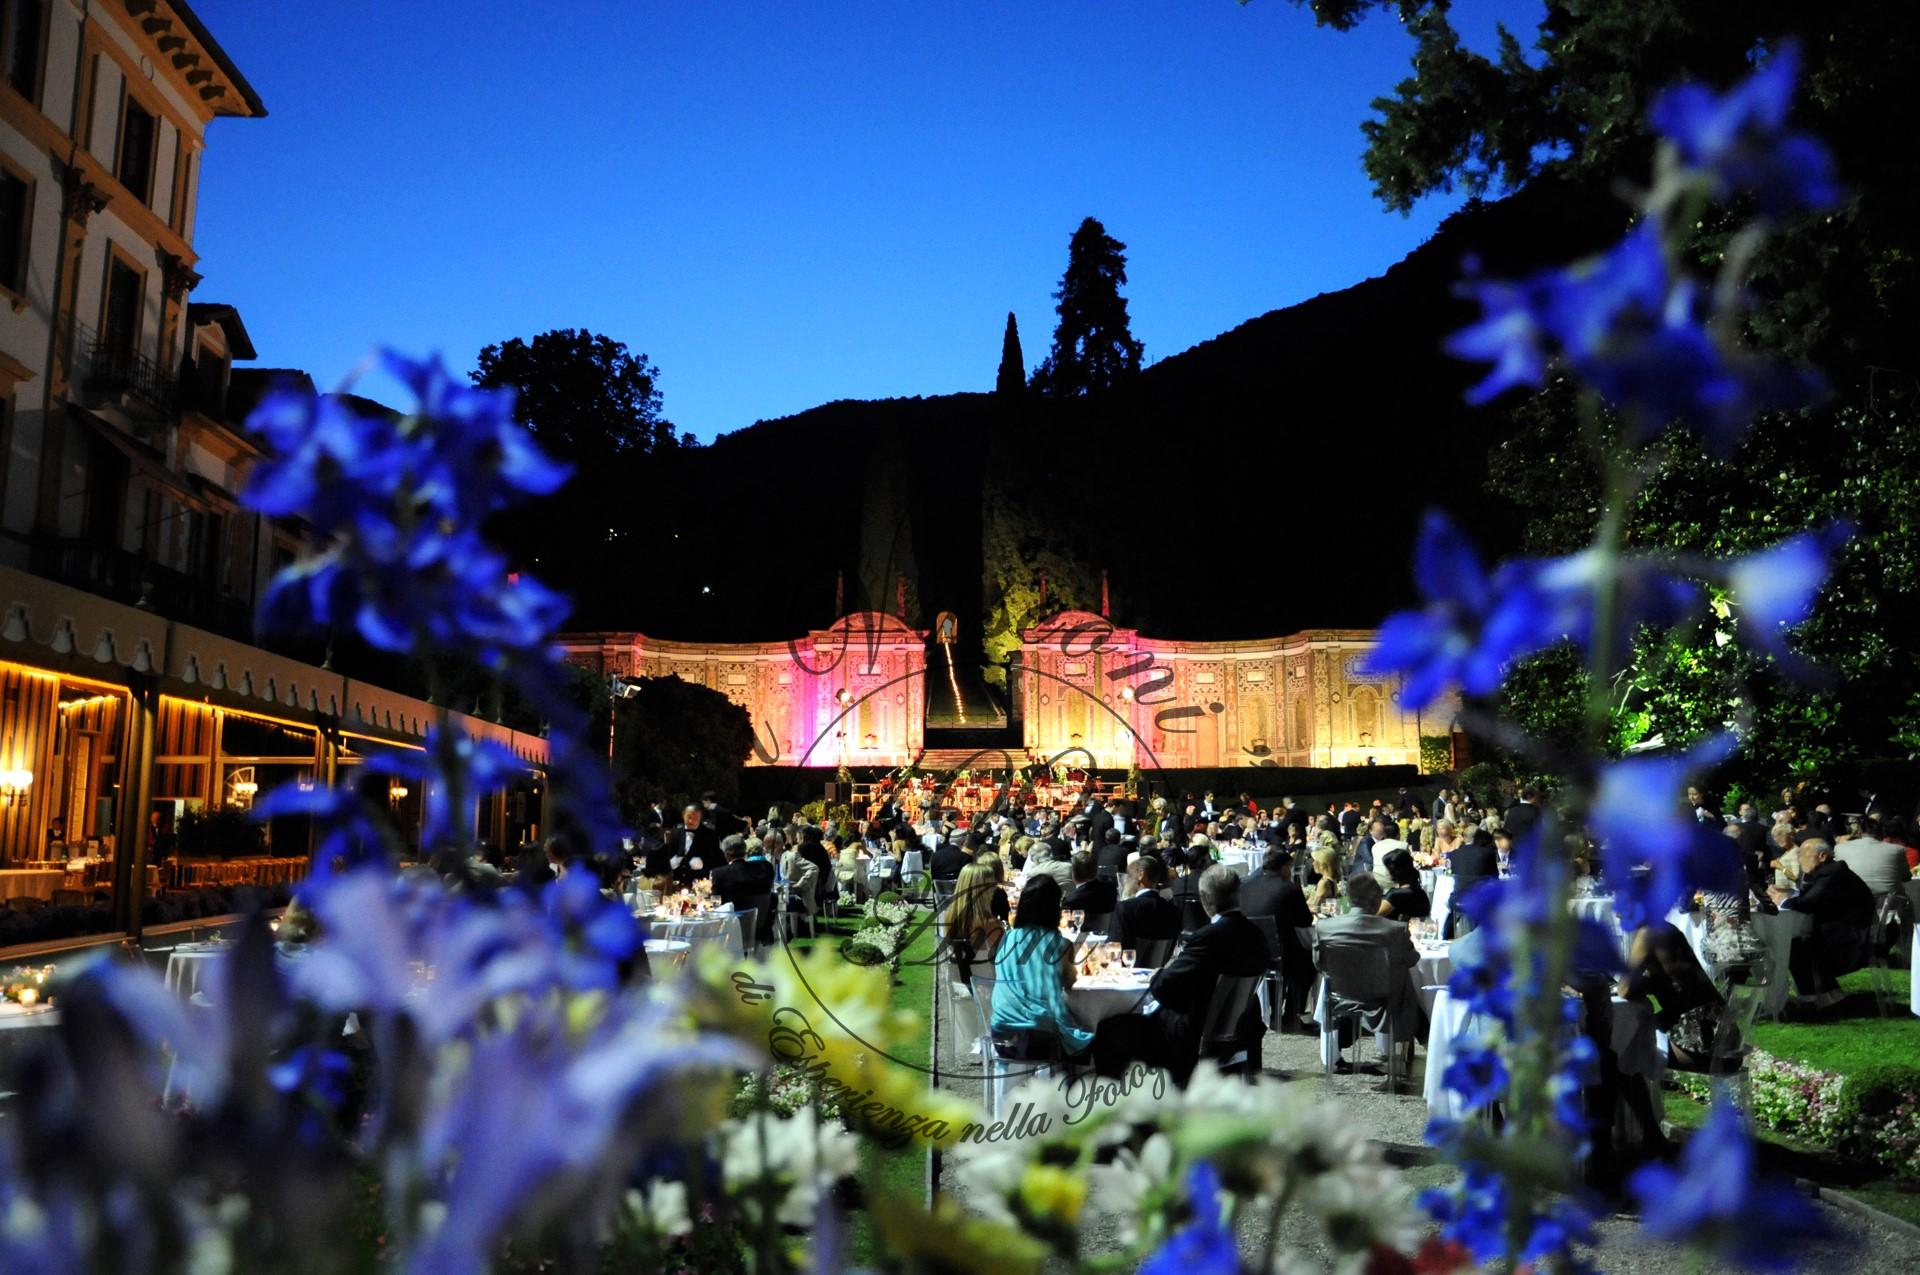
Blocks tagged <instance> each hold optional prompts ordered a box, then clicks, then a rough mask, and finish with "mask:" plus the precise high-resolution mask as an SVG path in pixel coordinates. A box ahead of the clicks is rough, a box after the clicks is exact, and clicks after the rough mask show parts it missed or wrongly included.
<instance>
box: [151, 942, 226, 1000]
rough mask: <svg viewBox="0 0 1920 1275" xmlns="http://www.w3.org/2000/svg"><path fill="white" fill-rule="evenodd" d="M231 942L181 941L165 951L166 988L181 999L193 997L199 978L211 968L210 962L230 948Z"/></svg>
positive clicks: (198, 987) (197, 987)
mask: <svg viewBox="0 0 1920 1275" xmlns="http://www.w3.org/2000/svg"><path fill="white" fill-rule="evenodd" d="M232 947H233V944H231V943H182V944H180V945H179V946H178V947H176V948H174V949H173V950H171V951H170V952H168V953H167V990H169V991H171V992H175V993H177V994H178V995H179V996H180V997H181V998H182V999H183V1000H191V999H193V994H194V993H195V992H197V991H199V990H200V979H201V977H202V976H203V975H205V974H206V973H207V972H208V971H209V970H211V969H212V968H213V966H212V965H211V964H210V962H212V961H214V960H216V959H218V958H219V956H220V954H221V953H223V952H226V951H229V950H231V949H232Z"/></svg>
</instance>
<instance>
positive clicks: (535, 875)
mask: <svg viewBox="0 0 1920 1275" xmlns="http://www.w3.org/2000/svg"><path fill="white" fill-rule="evenodd" d="M554 875H555V873H554V871H553V864H552V862H551V861H550V860H549V859H548V858H547V849H546V847H545V846H543V845H540V844H538V843H536V842H532V841H529V842H528V843H527V844H525V845H523V846H521V847H520V850H519V852H518V853H517V854H516V855H515V856H514V879H513V883H514V885H515V886H517V887H518V888H520V889H522V890H525V891H527V892H528V893H529V894H532V895H534V896H535V897H536V898H537V897H538V896H539V894H540V891H541V889H542V888H543V887H544V886H545V885H546V884H547V883H548V882H549V881H552V880H553V879H554Z"/></svg>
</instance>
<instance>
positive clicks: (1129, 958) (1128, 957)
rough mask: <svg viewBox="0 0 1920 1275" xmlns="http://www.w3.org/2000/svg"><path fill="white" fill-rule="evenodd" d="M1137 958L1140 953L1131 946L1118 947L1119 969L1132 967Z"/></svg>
mask: <svg viewBox="0 0 1920 1275" xmlns="http://www.w3.org/2000/svg"><path fill="white" fill-rule="evenodd" d="M1139 959H1140V954H1139V953H1138V952H1136V951H1134V950H1133V949H1132V948H1130V947H1123V948H1121V949H1120V968H1121V969H1123V970H1130V969H1132V968H1133V966H1134V962H1136V961H1138V960H1139Z"/></svg>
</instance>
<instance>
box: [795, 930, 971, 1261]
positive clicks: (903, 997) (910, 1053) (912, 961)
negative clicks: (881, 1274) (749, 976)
mask: <svg viewBox="0 0 1920 1275" xmlns="http://www.w3.org/2000/svg"><path fill="white" fill-rule="evenodd" d="M852 933H853V923H852V922H850V921H840V922H825V923H823V924H822V927H821V938H820V939H819V942H822V943H832V944H836V945H837V944H838V943H839V942H840V941H841V940H842V939H843V938H845V937H846V936H847V935H850V934H852ZM796 946H802V947H804V946H807V943H806V941H804V940H803V941H801V942H800V943H798V944H796ZM933 947H934V931H933V927H932V926H928V927H927V928H926V929H925V930H923V931H922V932H921V934H920V936H919V937H918V938H916V939H915V940H914V941H913V942H912V943H911V944H910V945H909V946H908V947H907V949H906V950H905V951H904V952H902V953H901V956H900V973H899V976H898V977H897V978H896V979H895V980H894V987H893V1003H894V1004H895V1005H897V1006H900V1007H903V1008H906V1009H910V1010H912V1011H913V1013H914V1016H915V1018H916V1019H917V1020H918V1022H919V1024H920V1026H919V1031H918V1032H917V1034H916V1035H915V1036H913V1037H912V1038H911V1039H909V1040H907V1041H905V1042H903V1043H902V1044H901V1045H899V1046H898V1047H897V1050H896V1052H897V1053H898V1054H899V1056H900V1057H902V1058H909V1059H912V1060H914V1061H916V1062H919V1063H921V1064H931V1062H932V1058H933V1023H932V1020H931V1018H930V1017H929V1010H930V1009H931V1007H932V1004H933V978H934V972H935V970H936V968H937V967H936V966H935V965H934V964H933V962H932V961H931V959H930V958H931V957H932V955H933ZM860 1154H861V1162H862V1163H861V1170H862V1171H861V1183H862V1186H863V1187H864V1189H865V1191H866V1193H867V1196H868V1199H869V1202H870V1203H871V1202H872V1201H875V1200H880V1199H885V1198H889V1197H893V1196H899V1195H911V1196H913V1197H914V1198H916V1199H921V1200H924V1199H925V1192H926V1175H927V1153H926V1150H925V1149H924V1148H923V1147H920V1146H913V1147H908V1148H904V1149H902V1150H897V1151H895V1150H889V1149H887V1148H885V1147H882V1146H880V1145H879V1144H877V1143H874V1142H862V1144H861V1151H860ZM852 1232H853V1233H852V1237H851V1244H850V1245H849V1247H850V1250H851V1252H850V1257H851V1259H852V1260H851V1265H853V1266H855V1267H863V1266H871V1265H873V1264H874V1261H875V1258H876V1257H877V1253H876V1251H875V1248H874V1232H873V1223H872V1213H871V1211H870V1210H868V1209H862V1210H861V1211H859V1212H857V1213H855V1214H854V1215H853V1218H852Z"/></svg>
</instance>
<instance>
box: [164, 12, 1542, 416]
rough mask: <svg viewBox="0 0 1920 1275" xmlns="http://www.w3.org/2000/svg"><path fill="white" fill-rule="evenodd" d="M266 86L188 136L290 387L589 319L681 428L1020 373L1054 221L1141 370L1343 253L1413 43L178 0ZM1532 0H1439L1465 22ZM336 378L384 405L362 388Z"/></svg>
mask: <svg viewBox="0 0 1920 1275" xmlns="http://www.w3.org/2000/svg"><path fill="white" fill-rule="evenodd" d="M195 8H196V10H197V11H198V12H199V14H200V15H201V17H202V18H203V19H204V20H205V22H206V24H207V26H208V28H209V29H210V30H211V31H212V32H213V34H214V36H215V38H216V39H218V40H220V41H221V43H222V44H223V45H224V46H225V47H226V49H227V51H228V52H229V53H230V54H231V55H232V56H233V58H234V60H235V62H236V63H237V64H238V65H239V67H240V69H241V71H242V73H243V74H245V75H246V76H247V77H248V78H249V79H250V80H251V81H252V82H253V84H254V87H255V88H257V89H258V90H259V92H260V95H261V97H262V98H263V99H264V100H265V102H266V104H267V108H268V111H269V115H268V117H267V118H266V119H264V120H224V119H223V120H219V121H216V123H215V124H214V126H213V128H212V129H211V131H210V136H209V151H208V157H207V160H206V163H205V168H204V177H203V184H202V188H201V204H200V214H199V221H198V227H197V235H196V246H197V247H198V249H199V251H200V253H201V255H202V261H201V263H200V269H201V271H202V272H203V273H204V275H205V282H204V283H202V284H201V285H200V287H199V288H198V289H197V291H196V292H195V296H196V298H197V299H199V300H208V301H229V302H233V303H235V304H237V305H238V306H239V307H240V310H241V313H242V315H243V316H244V317H245V320H246V323H247V326H248V329H249V330H250V332H251V333H252V335H253V338H254V344H255V345H256V346H257V347H258V350H259V353H260V360H259V361H260V363H261V364H262V365H267V366H294V367H302V368H305V369H307V370H308V371H310V372H312V373H313V374H314V375H315V376H316V378H317V379H318V380H319V381H320V382H321V383H322V384H323V385H330V384H332V383H334V382H335V381H337V380H338V378H340V377H342V376H343V375H345V374H346V373H347V371H348V370H349V369H350V368H352V367H353V366H354V365H355V364H356V363H357V362H359V360H360V359H361V358H362V356H363V355H364V354H365V353H366V352H367V351H368V350H369V349H370V348H371V347H372V346H373V345H374V344H376V343H379V342H387V343H391V344H394V345H396V346H399V347H402V348H405V349H407V350H410V351H417V352H424V351H427V350H441V351H444V352H445V353H446V355H447V357H448V359H449V361H450V362H451V363H453V364H454V365H455V366H456V367H458V368H460V369H461V370H467V369H470V368H471V367H472V366H473V363H474V356H475V354H476V352H477V351H478V350H479V348H480V347H481V346H482V345H484V344H487V343H488V342H491V341H496V340H501V339H504V338H507V337H512V336H531V335H533V334H534V333H537V332H541V331H545V330H547V329H549V328H554V327H588V328H592V329H595V330H597V331H601V332H605V333H607V334H608V335H611V336H613V337H615V338H617V339H619V340H622V341H625V342H626V343H627V345H628V346H629V347H630V348H632V349H634V350H636V351H643V352H645V353H646V354H647V355H648V356H649V357H650V358H651V359H652V360H653V361H654V363H655V364H657V365H658V366H659V368H660V370H661V387H662V390H663V392H664V394H665V397H666V410H667V414H668V416H669V418H670V419H672V420H673V421H674V422H675V423H676V424H677V425H678V426H679V427H680V428H682V429H687V430H691V431H693V432H694V433H695V434H697V435H698V436H699V437H701V438H702V439H710V438H712V437H713V436H714V435H715V434H717V433H723V432H726V431H730V430H735V429H740V428H742V427H744V426H746V425H749V424H751V423H752V422H754V421H755V420H759V419H763V418H769V417H775V416H781V415H786V414H788V413H791V412H796V411H799V410H802V409H804V408H807V407H811V406H813V405H815V404H817V403H822V402H826V401H829V400H832V399H836V398H884V397H889V396H894V395H912V394H940V393H947V392H950V391H955V390H970V389H971V390H979V389H990V388H991V387H992V385H993V378H994V372H995V369H996V367H997V365H998V362H999V357H1000V337H1001V329H1002V327H1003V325H1004V323H1005V321H1006V313H1007V311H1008V310H1013V311H1015V312H1016V313H1017V314H1018V316H1019V320H1020V332H1021V336H1022V339H1023V343H1024V345H1025V352H1026V357H1027V363H1028V366H1029V368H1031V367H1032V366H1033V365H1034V364H1036V363H1038V362H1039V361H1040V359H1041V357H1042V356H1043V355H1044V354H1045V352H1046V347H1047V344H1048V341H1049V339H1050V337H1051V335H1052V331H1053V322H1054V315H1053V302H1052V299H1051V296H1050V294H1051V292H1052V289H1053V287H1054V285H1055V284H1056V283H1057V282H1058V280H1059V277H1060V272H1061V270H1062V269H1063V268H1064V266H1065V264H1066V247H1067V238H1068V236H1069V235H1070V234H1071V233H1072V231H1073V228H1074V227H1075V226H1076V225H1078V224H1079V222H1080V219H1081V218H1082V217H1085V216H1088V215H1092V216H1096V217H1099V218H1100V219H1101V220H1103V221H1104V222H1105V223H1106V225H1107V228H1108V230H1109V232H1111V233H1112V234H1113V235H1115V236H1116V237H1117V238H1119V239H1121V240H1122V241H1124V242H1125V243H1126V244H1127V248H1128V272H1129V280H1130V281H1129V286H1128V289H1127V293H1128V297H1129V302H1130V306H1131V310H1132V315H1133V328H1134V332H1135V334H1136V335H1137V336H1139V337H1140V338H1141V339H1142V340H1144V341H1145V343H1146V348H1147V357H1148V359H1149V360H1150V361H1151V360H1154V359H1159V358H1164V357H1166V356H1168V355H1171V354H1175V353H1177V352H1179V351H1180V350H1183V349H1186V348H1187V347H1188V346H1191V345H1193V344H1195V343H1197V342H1199V341H1203V340H1205V339H1207V338H1208V337H1211V336H1214V335H1216V334H1217V333H1219V332H1222V331H1224V330H1226V329H1228V328H1230V327H1233V326H1234V325H1235V324H1238V323H1240V322H1242V321H1243V320H1245V319H1248V318H1251V317H1253V316H1254V315H1257V314H1261V313H1264V312H1265V311H1267V310H1271V309H1274V308H1275V307H1278V306H1284V305H1288V304H1291V303H1293V302H1296V301H1299V300H1302V299H1304V298H1307V297H1310V296H1313V295H1314V294H1316V293H1319V292H1323V291H1328V290H1331V289H1337V288H1341V287H1344V286H1346V285H1348V284H1351V283H1354V282H1356V281H1358V280H1360V279H1363V278H1366V277H1368V276H1370V275H1375V274H1378V273H1380V272H1381V271H1382V270H1384V269H1385V268H1386V267H1387V266H1389V265H1391V264H1392V263H1393V262H1394V261H1396V260H1398V259H1399V258H1400V257H1402V256H1404V255H1405V254H1406V253H1407V252H1408V251H1410V250H1411V249H1412V248H1414V247H1415V246H1416V245H1418V244H1419V243H1420V241H1421V240H1423V239H1425V238H1426V237H1427V236H1428V235H1429V234H1430V233H1432V230H1433V228H1434V226H1435V225H1436V224H1437V223H1438V221H1439V220H1440V218H1441V217H1442V216H1444V215H1445V214H1446V213H1447V212H1448V211H1450V210H1451V208H1452V207H1453V206H1454V203H1455V202H1457V201H1447V202H1445V203H1442V202H1440V201H1429V206H1426V207H1423V208H1421V209H1419V210H1417V211H1416V213H1415V215H1414V216H1412V217H1411V218H1402V217H1399V216H1397V215H1393V214H1389V213H1386V212H1383V211H1382V210H1381V209H1380V208H1379V206H1378V205H1377V204H1375V203H1374V202H1373V199H1372V197H1371V195H1370V194H1369V190H1368V184H1367V181H1366V179H1365V177H1364V176H1363V174H1362V173H1361V171H1360V163H1359V156H1360V149H1361V145H1362V139H1361V136H1360V132H1359V125H1360V121H1361V120H1362V119H1363V118H1364V117H1365V116H1366V115H1367V113H1368V112H1367V104H1368V102H1369V100H1370V99H1371V98H1372V97H1374V96H1375V95H1378V94H1382V93H1386V92H1388V91H1389V90H1390V89H1391V88H1392V86H1393V85H1394V84H1395V83H1397V82H1398V81H1399V80H1400V79H1401V78H1402V77H1404V76H1405V75H1406V74H1407V68H1408V55H1409V52H1410V49H1411V45H1412V42H1411V40H1410V38H1409V37H1408V36H1407V35H1406V33H1405V32H1404V30H1402V28H1401V27H1400V26H1399V24H1398V23H1397V22H1396V21H1395V20H1394V19H1393V18H1392V17H1391V16H1390V15H1385V14H1376V15H1374V16H1373V17H1371V18H1370V19H1369V20H1368V21H1367V22H1366V23H1365V24H1364V25H1363V26H1362V27H1361V28H1360V29H1359V30H1357V31H1353V32H1348V33H1345V34H1342V33H1339V32H1334V31H1325V30H1320V29H1317V28H1316V27H1315V26H1314V25H1313V20H1312V17H1311V15H1310V14H1309V13H1308V12H1307V11H1305V10H1303V9H1297V8H1295V7H1294V6H1293V5H1291V4H1288V3H1285V2H1284V0H1256V2H1255V3H1253V4H1251V5H1248V6H1245V7H1242V6H1241V5H1239V4H1236V3H1234V0H1181V2H1178V3H1176V2H1174V0H1158V2H1156V0H993V2H991V3H988V2H985V0H974V2H971V3H969V2H967V0H952V2H947V0H937V2H935V3H924V2H923V3H902V2H900V0H891V2H888V3H879V2H870V3H854V2H851V0H783V2H779V3H775V2H773V0H671V2H670V3H668V2H662V0H624V2H615V0H558V2H550V3H547V4H528V3H525V0H514V2H509V0H406V2H405V3H400V2H398V0H327V2H326V3H324V4H322V5H319V6H314V5H294V4H286V3H279V2H277V0H276V2H271V3H264V4H263V3H260V2H259V0H195ZM1539 9H1540V2H1539V0H1458V3H1457V4H1456V5H1455V20H1456V22H1457V24H1458V25H1459V27H1460V29H1461V31H1462V33H1463V36H1464V37H1465V39H1466V40H1467V42H1468V43H1469V44H1471V45H1473V46H1474V47H1478V48H1483V49H1484V48H1487V47H1489V45H1490V42H1491V40H1492V37H1493V30H1494V23H1495V21H1496V20H1505V21H1507V22H1508V23H1509V24H1510V25H1515V24H1517V25H1518V28H1519V29H1520V30H1521V32H1522V33H1523V38H1525V39H1527V40H1529V41H1530V40H1531V35H1532V26H1533V23H1534V21H1535V20H1536V18H1537V14H1538V11H1539ZM362 389H363V391H364V392H368V393H371V394H373V395H374V396H375V397H386V398H389V399H397V398H398V397H399V396H398V395H397V394H395V393H393V392H392V389H391V386H390V385H389V384H388V383H386V382H383V381H380V380H377V379H376V380H370V381H366V382H363V384H362Z"/></svg>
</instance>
